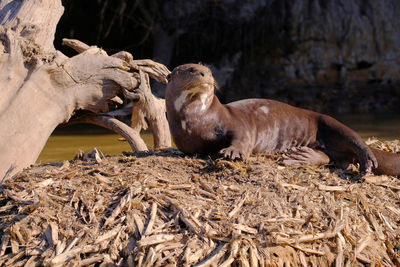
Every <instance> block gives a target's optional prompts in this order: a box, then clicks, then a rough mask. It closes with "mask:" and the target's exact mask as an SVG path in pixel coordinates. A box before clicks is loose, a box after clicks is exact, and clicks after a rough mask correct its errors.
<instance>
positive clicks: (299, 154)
mask: <svg viewBox="0 0 400 267" xmlns="http://www.w3.org/2000/svg"><path fill="white" fill-rule="evenodd" d="M169 80H170V81H169V83H168V86H167V91H166V97H165V100H166V105H167V116H168V122H169V125H170V129H171V133H172V136H173V138H174V141H175V143H176V145H177V146H178V148H179V149H180V150H181V151H183V152H185V153H189V154H193V153H199V154H212V153H217V152H219V153H221V154H222V155H224V156H225V157H228V158H231V159H235V158H244V157H247V156H249V155H250V154H251V153H257V152H263V153H274V152H285V151H286V159H285V161H286V163H288V164H296V163H304V162H306V163H313V164H326V163H328V162H329V160H331V161H334V162H336V163H337V164H341V165H342V166H346V165H348V164H349V163H360V170H361V172H362V173H365V172H367V171H371V170H373V171H374V172H376V173H379V174H380V173H385V174H389V175H400V156H399V155H396V154H393V153H387V152H383V151H380V150H375V149H374V150H371V148H369V147H368V146H367V145H366V144H365V143H364V141H363V140H362V139H361V137H360V136H359V135H358V134H357V133H356V132H354V131H353V130H352V129H350V128H348V127H347V126H345V125H343V124H342V123H340V122H338V121H337V120H335V119H334V118H332V117H330V116H327V115H323V114H320V113H317V112H313V111H309V110H305V109H300V108H296V107H293V106H290V105H287V104H285V103H281V102H278V101H273V100H267V99H245V100H240V101H236V102H232V103H229V104H226V105H223V104H221V103H220V102H219V100H218V98H217V97H216V96H215V95H214V83H215V82H214V78H213V76H212V73H211V71H210V70H209V69H208V68H207V67H205V66H202V65H198V64H186V65H181V66H178V67H176V68H175V69H174V70H173V72H172V73H171V74H170V76H169ZM388 162H389V163H390V164H387V163H388Z"/></svg>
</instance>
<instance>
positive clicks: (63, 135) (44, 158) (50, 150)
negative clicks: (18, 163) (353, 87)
mask: <svg viewBox="0 0 400 267" xmlns="http://www.w3.org/2000/svg"><path fill="white" fill-rule="evenodd" d="M333 117H335V118H336V119H338V120H339V121H341V122H342V123H344V124H346V125H347V126H350V128H352V129H354V130H355V131H356V132H358V133H359V134H360V135H361V137H362V138H364V139H367V138H369V137H372V136H375V137H376V138H378V139H380V140H393V139H400V114H389V115H388V114H374V115H369V114H361V115H360V114H346V115H343V114H340V115H333ZM142 137H143V138H144V140H145V142H146V144H147V146H148V147H149V148H150V149H151V148H152V147H153V138H152V135H151V134H150V133H144V134H143V135H142ZM119 138H120V136H119V135H117V134H114V133H112V132H110V131H108V130H105V129H102V128H100V127H96V126H92V125H74V126H70V127H65V128H59V129H56V131H55V132H54V133H53V134H52V136H51V137H50V139H49V140H48V141H47V144H46V146H45V148H44V149H43V151H42V153H41V154H40V156H39V159H38V161H37V162H42V163H44V162H59V161H63V160H70V159H73V158H74V156H75V155H76V154H77V153H78V152H79V151H80V150H82V151H84V152H88V151H90V150H92V149H93V148H95V147H96V148H98V149H100V150H101V151H102V152H103V153H104V154H106V155H120V154H121V153H122V151H131V149H130V146H129V144H128V143H127V142H126V141H119V140H118V139H119Z"/></svg>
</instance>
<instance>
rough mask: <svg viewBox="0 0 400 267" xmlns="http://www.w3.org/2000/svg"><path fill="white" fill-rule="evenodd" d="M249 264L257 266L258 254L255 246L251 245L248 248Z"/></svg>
mask: <svg viewBox="0 0 400 267" xmlns="http://www.w3.org/2000/svg"><path fill="white" fill-rule="evenodd" d="M249 257H250V266H252V267H253V266H258V260H259V259H260V256H259V255H258V251H257V248H256V247H255V246H253V245H251V246H250V248H249Z"/></svg>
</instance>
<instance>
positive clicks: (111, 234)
mask: <svg viewBox="0 0 400 267" xmlns="http://www.w3.org/2000/svg"><path fill="white" fill-rule="evenodd" d="M125 227H126V226H122V225H118V226H115V228H114V229H112V230H110V231H108V232H107V233H105V234H103V235H101V236H99V237H97V239H96V241H94V244H99V243H101V242H103V241H106V240H108V239H110V238H112V237H114V236H116V235H117V234H118V233H119V231H120V230H121V229H122V228H125Z"/></svg>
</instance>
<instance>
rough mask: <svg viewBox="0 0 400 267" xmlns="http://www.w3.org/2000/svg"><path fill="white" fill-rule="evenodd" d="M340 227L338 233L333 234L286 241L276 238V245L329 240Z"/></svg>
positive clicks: (307, 236)
mask: <svg viewBox="0 0 400 267" xmlns="http://www.w3.org/2000/svg"><path fill="white" fill-rule="evenodd" d="M341 228H342V227H340V228H339V229H338V231H334V232H325V233H316V234H313V235H304V236H301V237H299V238H292V239H287V238H283V237H280V236H277V238H276V243H277V244H294V243H305V242H312V241H315V240H319V239H329V238H333V237H335V236H336V235H337V234H338V232H339V231H340V230H341Z"/></svg>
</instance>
